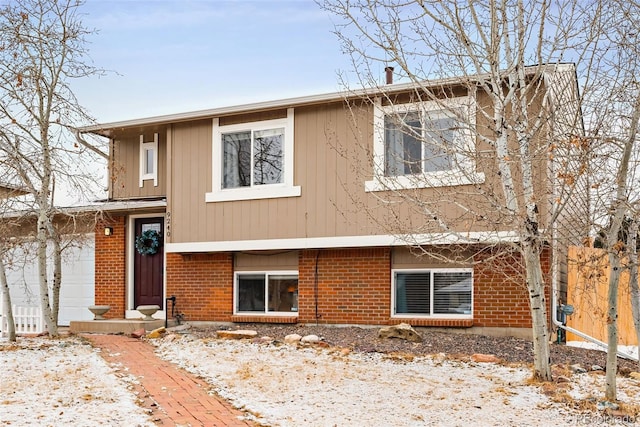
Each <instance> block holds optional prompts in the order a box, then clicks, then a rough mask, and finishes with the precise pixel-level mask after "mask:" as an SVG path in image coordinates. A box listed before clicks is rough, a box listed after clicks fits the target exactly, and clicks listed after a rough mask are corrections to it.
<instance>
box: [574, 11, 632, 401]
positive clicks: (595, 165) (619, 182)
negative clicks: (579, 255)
mask: <svg viewBox="0 0 640 427" xmlns="http://www.w3.org/2000/svg"><path fill="white" fill-rule="evenodd" d="M601 13H602V15H603V16H604V19H603V22H606V23H607V25H606V31H604V32H603V33H602V34H603V37H602V38H601V40H600V45H599V46H598V48H597V49H596V50H595V51H594V55H593V60H592V63H591V67H590V69H589V71H590V73H591V75H590V79H589V81H588V84H585V88H584V92H585V100H584V103H583V106H582V108H583V111H584V113H585V119H586V125H587V129H588V132H589V137H590V138H591V140H592V155H593V157H594V159H593V161H592V163H591V164H592V172H591V175H592V191H593V197H592V200H593V208H592V209H593V212H594V218H593V223H594V225H595V226H596V227H598V228H600V230H601V231H600V232H599V236H600V239H599V241H600V244H601V246H602V248H603V249H604V250H605V251H606V252H607V257H608V263H609V267H610V275H609V283H608V296H607V297H608V310H607V346H608V349H607V368H606V371H607V375H606V383H607V387H606V392H605V395H606V398H607V399H608V400H610V401H615V400H616V399H617V392H616V373H617V353H618V314H619V313H618V290H619V286H620V277H621V275H622V273H623V271H624V270H625V269H628V271H629V273H630V274H631V276H632V277H630V286H631V295H632V307H634V306H636V307H637V305H638V302H637V301H635V303H634V301H633V295H634V294H635V295H636V298H637V252H636V247H635V241H636V237H637V223H636V214H635V212H634V206H637V204H638V202H639V201H640V194H638V192H637V191H636V190H635V187H636V186H637V184H636V182H637V179H638V172H640V170H639V169H638V166H639V165H640V156H639V150H638V126H639V124H640V84H639V83H638V73H639V72H640V59H639V54H640V51H639V49H638V43H639V42H640V40H638V35H639V31H640V4H639V3H638V2H636V1H630V2H627V1H619V0H614V1H607V2H602V3H601ZM631 233H635V235H636V236H632V235H631ZM625 236H627V237H625ZM634 287H635V289H636V290H635V291H634ZM635 310H636V311H638V309H637V308H636V309H635Z"/></svg>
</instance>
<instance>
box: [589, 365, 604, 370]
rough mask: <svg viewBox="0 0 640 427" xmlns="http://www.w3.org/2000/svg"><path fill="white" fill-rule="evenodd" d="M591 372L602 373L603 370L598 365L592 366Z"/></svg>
mask: <svg viewBox="0 0 640 427" xmlns="http://www.w3.org/2000/svg"><path fill="white" fill-rule="evenodd" d="M591 370H592V371H604V368H603V367H602V366H600V365H592V366H591Z"/></svg>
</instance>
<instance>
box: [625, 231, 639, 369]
mask: <svg viewBox="0 0 640 427" xmlns="http://www.w3.org/2000/svg"><path fill="white" fill-rule="evenodd" d="M639 225H640V224H638V220H636V219H633V220H631V224H630V225H629V237H628V243H627V248H628V251H629V294H630V295H631V313H632V315H633V326H634V327H635V330H636V341H637V343H638V356H639V357H638V370H640V288H639V287H638V246H637V245H638V226H639Z"/></svg>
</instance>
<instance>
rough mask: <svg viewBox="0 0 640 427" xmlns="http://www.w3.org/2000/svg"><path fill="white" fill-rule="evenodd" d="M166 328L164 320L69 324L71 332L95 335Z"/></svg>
mask: <svg viewBox="0 0 640 427" xmlns="http://www.w3.org/2000/svg"><path fill="white" fill-rule="evenodd" d="M162 326H164V320H162V319H156V320H141V319H105V320H72V321H71V322H70V323H69V332H70V333H72V334H78V333H95V334H118V333H121V334H130V333H131V332H133V331H137V330H138V329H144V330H145V331H152V330H154V329H157V328H160V327H162Z"/></svg>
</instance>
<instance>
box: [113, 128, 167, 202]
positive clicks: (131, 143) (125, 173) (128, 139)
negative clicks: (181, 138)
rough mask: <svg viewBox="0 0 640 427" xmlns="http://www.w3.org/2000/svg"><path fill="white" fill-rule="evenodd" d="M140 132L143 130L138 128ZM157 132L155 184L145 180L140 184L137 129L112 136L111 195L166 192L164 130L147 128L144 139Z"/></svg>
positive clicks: (158, 194)
mask: <svg viewBox="0 0 640 427" xmlns="http://www.w3.org/2000/svg"><path fill="white" fill-rule="evenodd" d="M141 132H142V131H141ZM156 132H157V133H158V185H157V186H154V185H153V180H146V181H144V183H143V186H142V187H140V133H138V134H135V135H134V134H127V135H124V136H121V137H119V138H117V139H116V140H115V143H114V152H113V156H114V159H113V169H112V172H111V173H112V177H111V178H112V182H111V189H112V196H113V198H115V199H131V198H144V197H164V196H166V194H167V134H166V130H165V129H160V130H154V131H146V132H142V134H144V138H145V141H153V134H154V133H156Z"/></svg>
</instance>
